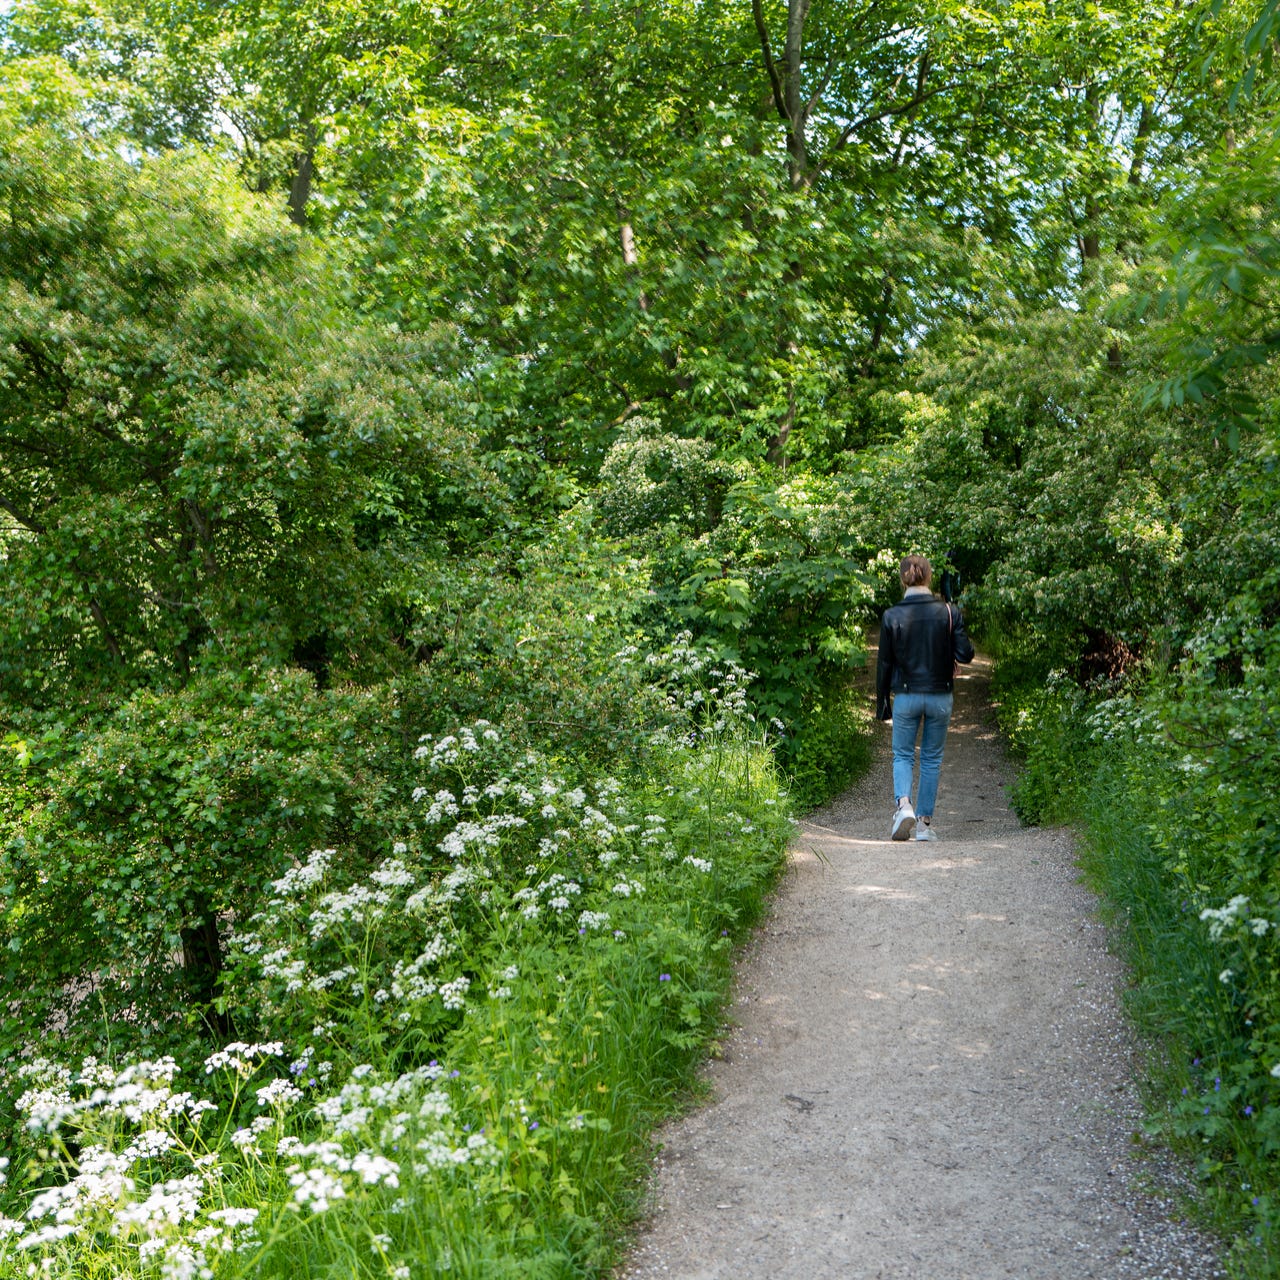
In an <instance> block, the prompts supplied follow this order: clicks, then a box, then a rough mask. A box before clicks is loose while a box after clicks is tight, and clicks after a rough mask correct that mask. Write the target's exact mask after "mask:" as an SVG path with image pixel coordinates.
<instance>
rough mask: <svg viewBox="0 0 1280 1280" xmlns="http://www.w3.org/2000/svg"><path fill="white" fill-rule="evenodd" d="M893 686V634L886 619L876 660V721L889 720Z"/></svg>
mask: <svg viewBox="0 0 1280 1280" xmlns="http://www.w3.org/2000/svg"><path fill="white" fill-rule="evenodd" d="M892 685H893V632H892V631H890V630H889V627H888V625H887V624H886V622H885V620H884V618H881V619H880V654H879V657H877V659H876V719H877V720H889V719H891V718H892V716H893V703H892V699H891V698H890V696H889V690H890V688H891V687H892Z"/></svg>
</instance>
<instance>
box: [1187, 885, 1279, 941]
mask: <svg viewBox="0 0 1280 1280" xmlns="http://www.w3.org/2000/svg"><path fill="white" fill-rule="evenodd" d="M1248 907H1249V899H1248V897H1246V896H1245V895H1244V894H1237V895H1236V896H1235V897H1234V898H1232V899H1231V901H1230V902H1228V903H1227V905H1226V906H1225V907H1206V908H1205V909H1204V910H1203V911H1202V912H1201V913H1200V919H1201V920H1204V921H1206V922H1207V923H1208V925H1209V937H1210V938H1212V939H1213V941H1214V942H1219V941H1221V939H1222V937H1223V935H1224V934H1226V933H1228V932H1231V931H1233V928H1234V926H1237V925H1241V926H1243V927H1244V928H1245V929H1247V930H1248V932H1249V933H1251V934H1252V935H1253V936H1254V937H1255V938H1261V937H1264V936H1265V935H1266V933H1267V932H1268V930H1270V929H1272V928H1274V927H1275V926H1274V925H1273V924H1272V922H1271V921H1270V920H1268V919H1267V918H1266V917H1265V916H1250V915H1249V914H1248Z"/></svg>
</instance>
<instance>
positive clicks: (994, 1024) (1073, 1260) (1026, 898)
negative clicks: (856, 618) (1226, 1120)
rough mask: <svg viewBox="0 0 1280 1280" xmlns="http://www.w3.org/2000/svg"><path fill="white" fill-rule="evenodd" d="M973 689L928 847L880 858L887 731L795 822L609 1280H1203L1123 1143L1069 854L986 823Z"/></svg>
mask: <svg viewBox="0 0 1280 1280" xmlns="http://www.w3.org/2000/svg"><path fill="white" fill-rule="evenodd" d="M988 676H989V667H988V666H987V664H986V663H985V662H984V661H983V660H982V659H981V658H980V659H979V660H978V662H976V663H975V664H974V666H973V667H971V668H969V669H968V671H967V673H966V674H965V676H964V677H963V678H962V679H961V680H960V681H959V682H958V686H957V693H956V714H955V717H954V719H953V721H952V727H951V733H950V736H949V737H948V740H947V755H946V760H945V762H944V764H943V771H942V789H941V793H940V796H939V800H938V806H937V812H936V815H935V818H934V825H935V826H936V828H937V830H938V834H939V836H940V839H939V840H938V841H936V842H934V843H932V844H925V843H916V842H914V841H913V842H911V843H910V844H893V843H890V842H889V841H888V840H887V839H886V837H887V834H888V824H889V814H890V810H891V808H892V801H891V799H890V795H891V792H892V785H891V781H890V773H889V758H888V749H887V748H888V743H887V739H888V730H887V726H882V727H881V733H882V741H881V744H880V751H879V758H878V761H877V764H876V766H875V767H874V768H873V769H872V770H871V772H870V774H869V775H868V776H867V777H865V778H864V779H862V781H861V782H860V783H859V784H858V785H857V786H856V787H855V788H853V789H852V790H851V791H849V792H848V793H846V794H845V795H843V796H840V797H839V798H838V799H837V800H836V801H834V802H833V803H832V804H831V805H829V806H828V807H827V808H825V809H823V810H821V811H819V812H817V813H815V814H814V815H812V817H811V818H810V819H809V820H808V821H807V822H805V823H803V824H802V826H801V830H800V833H799V835H798V836H797V839H796V841H795V843H794V846H793V850H792V857H791V868H790V871H789V873H788V874H787V876H786V878H785V879H784V881H783V884H782V887H781V889H780V891H779V892H778V894H777V895H776V898H775V901H774V905H773V909H772V912H771V915H770V918H769V919H768V921H767V922H766V924H765V925H764V927H763V928H762V929H761V930H760V931H759V933H758V935H757V937H756V940H755V942H754V944H753V947H752V948H751V950H750V952H749V954H748V956H747V957H746V959H745V961H744V963H743V966H742V969H741V971H740V975H739V980H738V986H737V993H736V999H735V1001H734V1004H733V1007H732V1011H731V1016H732V1021H733V1023H734V1024H735V1029H734V1031H733V1032H732V1033H731V1034H730V1035H729V1036H728V1037H727V1038H726V1041H725V1045H724V1052H723V1056H722V1057H721V1058H719V1059H718V1060H716V1061H714V1062H712V1063H710V1064H709V1065H708V1068H707V1076H708V1080H709V1083H710V1086H711V1094H712V1098H713V1101H712V1102H711V1103H710V1104H709V1105H708V1106H706V1107H704V1108H703V1109H701V1110H699V1111H697V1112H696V1113H694V1114H691V1115H689V1116H687V1117H685V1118H684V1119H683V1120H681V1121H679V1122H677V1123H674V1124H672V1125H670V1126H668V1127H667V1128H666V1129H665V1130H663V1131H662V1132H661V1133H660V1134H658V1135H657V1138H658V1143H659V1144H660V1152H659V1155H658V1158H657V1167H656V1171H655V1175H654V1181H653V1187H652V1193H651V1194H652V1201H653V1211H652V1213H651V1215H650V1219H649V1221H648V1223H647V1224H646V1225H645V1227H644V1229H643V1230H642V1232H641V1233H640V1236H639V1238H638V1241H637V1244H636V1247H635V1249H634V1251H633V1254H632V1256H631V1258H630V1260H629V1262H628V1263H627V1264H626V1265H625V1266H624V1267H622V1268H621V1269H620V1270H619V1272H618V1275H619V1277H620V1280H649V1278H651V1277H658V1276H662V1277H681V1278H683V1280H756V1278H759V1280H765V1278H766V1277H767V1278H768V1280H827V1278H831V1280H835V1278H837V1277H839V1280H873V1278H874V1280H890V1278H895V1280H897V1278H906V1277H910V1278H911V1280H995V1278H996V1277H1007V1276H1017V1277H1024V1278H1026V1280H1085V1278H1096V1280H1132V1278H1137V1277H1142V1278H1144V1280H1155V1278H1157V1277H1168V1278H1169V1280H1175V1278H1176V1280H1208V1278H1209V1277H1218V1276H1221V1275H1222V1274H1223V1272H1222V1271H1221V1270H1220V1269H1219V1268H1218V1266H1217V1264H1216V1262H1215V1260H1214V1258H1215V1245H1214V1242H1213V1241H1212V1240H1210V1239H1208V1238H1206V1237H1205V1236H1203V1235H1202V1234H1200V1233H1199V1232H1198V1231H1196V1230H1195V1229H1194V1228H1193V1227H1191V1226H1190V1225H1188V1224H1187V1223H1186V1222H1185V1221H1183V1220H1182V1219H1181V1218H1180V1216H1179V1214H1178V1210H1177V1205H1178V1203H1179V1197H1178V1196H1177V1194H1176V1193H1175V1190H1171V1189H1170V1188H1175V1189H1176V1186H1177V1175H1176V1171H1175V1170H1173V1169H1172V1168H1170V1167H1169V1165H1168V1163H1167V1162H1166V1161H1163V1160H1162V1159H1161V1157H1160V1156H1159V1154H1158V1153H1153V1152H1151V1151H1150V1150H1149V1149H1148V1148H1147V1146H1146V1144H1144V1143H1142V1142H1141V1141H1138V1142H1135V1140H1134V1133H1135V1131H1136V1130H1137V1128H1138V1126H1139V1124H1140V1114H1141V1111H1140V1106H1139V1103H1138V1100H1137V1097H1136V1093H1135V1089H1134V1087H1133V1083H1132V1077H1133V1073H1134V1048H1133V1045H1132V1043H1131V1041H1130V1038H1129V1036H1128V1034H1127V1032H1126V1030H1125V1027H1124V1023H1123V1019H1122V1017H1121V1014H1120V1011H1119V1008H1118V1001H1117V989H1118V988H1119V987H1120V985H1121V984H1122V981H1123V974H1122V971H1121V968H1120V966H1119V964H1118V963H1117V961H1116V960H1115V959H1114V957H1112V956H1111V955H1110V954H1109V953H1108V951H1107V947H1106V936H1105V931H1104V929H1103V927H1102V926H1101V925H1100V924H1099V923H1098V921H1097V919H1096V918H1095V916H1094V914H1093V902H1092V899H1091V898H1090V896H1089V894H1088V893H1087V891H1086V890H1085V889H1083V888H1082V887H1081V885H1080V884H1079V881H1078V873H1077V871H1076V869H1075V867H1074V865H1073V862H1072V851H1071V842H1070V838H1069V835H1068V833H1066V832H1064V831H1058V830H1036V829H1023V828H1022V827H1020V826H1019V824H1018V820H1017V818H1016V817H1015V816H1014V814H1013V813H1012V811H1011V810H1010V809H1009V807H1008V805H1007V803H1006V800H1005V796H1004V788H1003V785H1002V781H1003V777H1004V762H1003V759H1002V757H1001V753H1000V748H999V744H998V742H997V741H996V738H995V734H994V730H993V728H992V723H991V718H990V708H989V704H988V697H987V693H988Z"/></svg>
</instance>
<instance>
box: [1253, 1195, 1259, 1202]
mask: <svg viewBox="0 0 1280 1280" xmlns="http://www.w3.org/2000/svg"><path fill="white" fill-rule="evenodd" d="M1252 1203H1254V1204H1257V1203H1258V1197H1257V1196H1254V1197H1253V1201H1252Z"/></svg>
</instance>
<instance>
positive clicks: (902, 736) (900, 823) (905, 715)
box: [890, 693, 924, 840]
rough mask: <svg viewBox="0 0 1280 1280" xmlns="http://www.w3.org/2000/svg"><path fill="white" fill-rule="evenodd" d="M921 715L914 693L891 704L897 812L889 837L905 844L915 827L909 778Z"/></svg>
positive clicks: (918, 698)
mask: <svg viewBox="0 0 1280 1280" xmlns="http://www.w3.org/2000/svg"><path fill="white" fill-rule="evenodd" d="M923 715H924V697H923V696H922V695H921V694H918V693H900V694H898V696H897V697H896V698H895V699H894V700H893V799H894V803H895V804H896V805H897V809H896V810H895V812H894V815H893V827H892V830H891V831H890V835H891V837H892V838H893V839H894V840H906V839H907V838H908V837H909V836H910V835H911V831H912V828H913V827H914V826H915V824H916V816H915V811H914V810H913V809H912V808H911V775H912V772H913V771H914V766H915V758H916V735H917V734H918V733H919V732H920V721H921V719H922V717H923Z"/></svg>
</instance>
